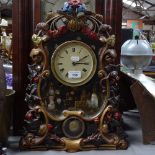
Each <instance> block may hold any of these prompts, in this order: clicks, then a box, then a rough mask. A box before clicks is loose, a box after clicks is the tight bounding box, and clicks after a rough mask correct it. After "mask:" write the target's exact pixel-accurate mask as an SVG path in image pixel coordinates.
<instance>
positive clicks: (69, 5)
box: [63, 0, 86, 14]
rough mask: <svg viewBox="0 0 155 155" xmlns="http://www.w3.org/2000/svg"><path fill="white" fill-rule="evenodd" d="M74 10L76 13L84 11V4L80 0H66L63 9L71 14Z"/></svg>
mask: <svg viewBox="0 0 155 155" xmlns="http://www.w3.org/2000/svg"><path fill="white" fill-rule="evenodd" d="M74 10H76V13H79V12H85V11H86V6H85V4H83V1H82V0H68V1H67V2H65V3H64V7H63V11H64V12H66V13H68V14H72V13H73V11H74Z"/></svg>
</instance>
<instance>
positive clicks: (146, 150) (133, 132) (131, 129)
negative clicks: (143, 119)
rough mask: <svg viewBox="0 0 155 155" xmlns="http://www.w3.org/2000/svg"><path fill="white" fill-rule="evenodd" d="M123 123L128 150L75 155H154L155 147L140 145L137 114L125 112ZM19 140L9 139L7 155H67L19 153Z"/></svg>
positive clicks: (140, 135) (78, 154) (61, 153)
mask: <svg viewBox="0 0 155 155" xmlns="http://www.w3.org/2000/svg"><path fill="white" fill-rule="evenodd" d="M124 122H125V124H126V132H127V134H128V140H129V144H130V145H129V148H128V149H127V150H123V151H120V150H118V151H88V152H77V153H76V155H86V154H89V155H94V154H95V155H104V154H105V155H154V154H155V145H143V143H142V132H141V127H140V118H139V115H138V113H137V112H135V111H132V112H126V113H125V114H124ZM18 140H19V138H16V137H11V138H10V139H9V141H10V148H9V149H8V154H7V155H55V154H57V153H59V155H67V154H68V153H66V152H63V151H62V152H56V151H44V152H40V151H35V152H32V151H31V152H30V151H28V152H20V151H19V149H18Z"/></svg>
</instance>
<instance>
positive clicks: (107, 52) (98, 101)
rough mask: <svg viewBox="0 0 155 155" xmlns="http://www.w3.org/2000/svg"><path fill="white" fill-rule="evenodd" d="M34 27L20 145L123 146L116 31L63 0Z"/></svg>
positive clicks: (64, 147) (60, 147) (80, 5)
mask: <svg viewBox="0 0 155 155" xmlns="http://www.w3.org/2000/svg"><path fill="white" fill-rule="evenodd" d="M35 31H36V33H35V34H34V35H33V36H32V40H33V43H34V46H35V47H34V48H33V49H32V51H31V53H30V57H31V58H32V60H33V64H31V65H28V68H29V71H30V74H29V76H28V78H29V79H30V83H29V85H28V86H27V93H26V98H25V100H26V102H27V103H28V106H29V108H30V110H29V111H28V112H27V114H26V116H25V126H24V129H25V134H24V136H23V137H22V138H21V141H20V147H21V149H33V150H34V149H36V150H39V149H53V150H64V151H69V152H75V151H83V150H92V149H126V148H127V146H128V145H127V141H126V139H125V137H126V136H125V134H124V131H123V129H122V118H121V114H120V112H119V110H118V107H119V87H118V80H119V76H118V66H119V65H116V64H115V58H116V52H115V50H114V49H113V47H114V44H115V36H114V35H110V31H111V27H110V26H109V25H106V24H104V23H103V16H102V15H99V14H95V13H93V12H90V11H87V9H86V6H85V4H84V3H82V1H80V0H68V1H67V2H65V3H64V7H63V9H62V10H58V11H57V12H50V13H48V15H47V18H46V22H43V23H39V24H38V25H37V26H36V30H35Z"/></svg>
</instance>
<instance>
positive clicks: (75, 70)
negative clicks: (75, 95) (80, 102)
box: [51, 41, 97, 87]
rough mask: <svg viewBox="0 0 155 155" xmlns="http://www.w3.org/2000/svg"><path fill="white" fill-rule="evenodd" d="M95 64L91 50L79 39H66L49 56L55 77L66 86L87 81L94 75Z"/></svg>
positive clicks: (94, 57)
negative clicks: (50, 56) (66, 40)
mask: <svg viewBox="0 0 155 155" xmlns="http://www.w3.org/2000/svg"><path fill="white" fill-rule="evenodd" d="M96 66H97V60H96V56H95V54H94V52H93V50H92V49H91V48H90V47H89V46H88V45H86V44H85V43H83V42H80V41H68V42H65V43H64V44H62V45H60V46H58V48H57V49H56V50H55V52H54V55H53V56H52V58H51V68H52V72H53V74H54V76H55V78H56V79H57V80H58V81H59V82H61V83H62V84H64V85H67V86H73V87H74V86H80V85H83V84H85V83H87V82H88V81H89V80H91V78H92V77H93V76H94V74H95V71H96Z"/></svg>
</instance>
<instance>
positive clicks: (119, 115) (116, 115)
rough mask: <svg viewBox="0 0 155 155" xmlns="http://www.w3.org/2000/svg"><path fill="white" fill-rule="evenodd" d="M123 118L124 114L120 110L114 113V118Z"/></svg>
mask: <svg viewBox="0 0 155 155" xmlns="http://www.w3.org/2000/svg"><path fill="white" fill-rule="evenodd" d="M121 118H122V115H121V113H120V112H115V113H114V119H116V120H120V119H121Z"/></svg>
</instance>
